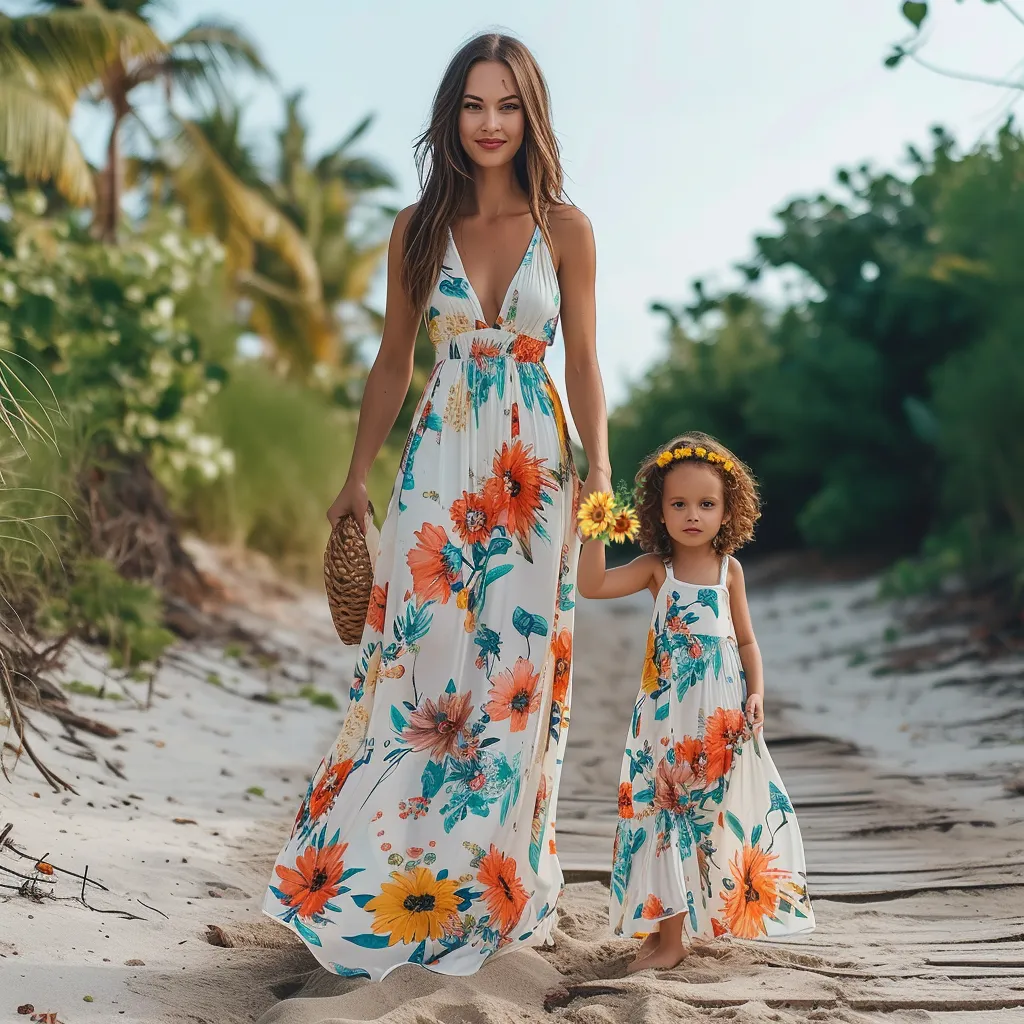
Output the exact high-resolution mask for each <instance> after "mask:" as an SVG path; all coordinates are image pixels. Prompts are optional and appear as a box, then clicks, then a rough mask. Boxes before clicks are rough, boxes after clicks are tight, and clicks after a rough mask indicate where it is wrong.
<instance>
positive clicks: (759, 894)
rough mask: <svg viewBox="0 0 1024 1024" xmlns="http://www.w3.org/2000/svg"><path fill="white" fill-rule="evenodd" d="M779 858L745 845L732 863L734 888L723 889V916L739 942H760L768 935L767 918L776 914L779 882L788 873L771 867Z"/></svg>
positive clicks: (730, 868)
mask: <svg viewBox="0 0 1024 1024" xmlns="http://www.w3.org/2000/svg"><path fill="white" fill-rule="evenodd" d="M777 857H778V854H775V853H771V854H769V853H765V852H764V850H762V849H761V847H760V846H744V847H743V849H742V850H737V852H736V855H735V856H734V857H733V859H732V860H731V861H729V872H730V874H731V875H732V880H733V882H734V883H735V887H734V888H733V889H732V891H731V892H730V891H729V890H728V889H723V890H722V901H723V916H724V917H725V920H726V923H727V924H728V926H729V931H730V932H732V934H733V935H735V936H737V938H740V939H757V938H760V937H762V936H764V935H767V934H768V929H767V928H766V927H765V923H764V919H765V917H771V916H772V915H774V913H775V911H776V909H777V908H778V905H779V882H780V881H782V880H784V879H786V878H788V877H789V872H788V871H783V870H781V869H780V868H773V867H771V863H772V861H773V860H775V859H776V858H777Z"/></svg>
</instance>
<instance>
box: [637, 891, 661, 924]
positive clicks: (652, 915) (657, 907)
mask: <svg viewBox="0 0 1024 1024" xmlns="http://www.w3.org/2000/svg"><path fill="white" fill-rule="evenodd" d="M640 916H641V917H642V918H643V919H644V920H645V921H656V920H657V919H658V918H659V917H664V916H665V904H664V903H662V902H661V900H660V899H658V897H657V896H655V895H654V893H651V894H650V895H649V896H648V897H647V899H645V900H644V906H643V909H642V910H641V911H640Z"/></svg>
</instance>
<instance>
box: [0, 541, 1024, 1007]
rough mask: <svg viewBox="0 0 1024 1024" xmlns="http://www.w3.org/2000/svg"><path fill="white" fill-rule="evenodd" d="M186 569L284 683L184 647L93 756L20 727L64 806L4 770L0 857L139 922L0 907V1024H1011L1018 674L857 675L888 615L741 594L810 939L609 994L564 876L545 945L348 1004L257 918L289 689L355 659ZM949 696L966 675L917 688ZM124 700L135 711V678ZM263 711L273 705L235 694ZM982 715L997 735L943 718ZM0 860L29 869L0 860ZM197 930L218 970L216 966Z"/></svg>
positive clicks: (334, 674) (283, 606)
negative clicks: (6, 835)
mask: <svg viewBox="0 0 1024 1024" xmlns="http://www.w3.org/2000/svg"><path fill="white" fill-rule="evenodd" d="M197 550H198V551H199V553H200V554H201V555H202V556H203V558H204V559H205V560H206V562H207V567H208V568H210V569H212V570H214V571H215V572H216V574H217V575H218V576H219V578H221V579H222V580H223V581H224V583H225V586H226V588H227V592H228V596H229V597H230V598H233V599H235V600H236V601H237V602H238V607H237V608H236V609H235V610H234V612H233V614H234V615H235V616H236V617H237V618H238V619H240V620H244V621H245V622H246V624H247V625H248V626H250V628H255V629H257V630H258V631H259V633H260V634H261V635H262V636H264V637H265V643H266V645H267V646H268V647H270V648H273V649H275V650H278V651H280V652H281V653H282V662H281V666H283V671H282V670H279V669H278V668H274V667H272V666H268V667H260V666H259V665H255V664H254V665H250V666H248V667H246V666H243V665H240V664H239V663H238V661H237V660H236V659H234V658H231V657H228V656H226V655H225V653H224V651H222V650H201V649H197V648H195V647H194V646H193V647H184V646H183V647H181V648H179V649H178V650H177V651H176V654H175V657H174V658H173V659H172V660H170V661H169V662H168V664H166V665H165V666H164V667H163V668H162V670H161V672H160V674H159V677H158V680H157V685H156V692H157V696H156V697H155V698H154V705H153V707H152V708H150V709H148V710H143V709H141V708H140V707H138V706H136V704H135V703H134V702H133V701H131V700H123V701H121V702H118V703H113V702H111V701H107V700H97V699H92V698H75V706H76V708H78V709H80V710H81V711H82V712H83V713H85V714H88V715H91V716H93V717H96V718H100V719H102V720H104V721H106V722H108V723H110V724H111V725H114V726H116V727H118V728H120V729H121V730H122V734H121V735H120V736H119V737H118V738H117V739H114V740H101V739H97V738H94V737H85V736H83V737H81V738H82V739H84V740H85V741H86V742H87V743H88V745H89V747H91V748H92V750H94V751H95V752H96V754H98V755H99V760H98V761H94V760H82V759H81V758H80V757H77V756H76V754H81V753H83V752H84V751H83V749H82V748H80V747H77V746H76V745H75V744H74V743H73V742H71V741H70V740H69V739H68V738H67V737H66V736H64V735H62V732H63V731H62V730H61V729H60V728H58V727H57V726H56V724H55V723H53V722H52V721H51V720H49V719H46V718H44V717H42V716H36V717H35V719H34V721H35V723H36V724H37V725H38V726H39V728H40V729H42V730H43V731H44V732H45V733H46V735H47V737H48V739H47V742H45V743H44V742H42V741H41V740H40V741H39V742H38V743H37V745H38V746H40V747H41V748H42V749H43V750H44V751H45V752H46V753H47V756H48V759H49V760H50V762H51V763H52V767H54V768H55V769H56V770H57V771H58V773H60V774H62V775H64V776H65V777H68V778H70V779H72V780H73V781H74V783H75V786H76V788H77V789H78V796H66V795H56V794H53V793H51V792H50V791H49V790H48V789H47V787H46V786H45V785H44V784H43V783H42V781H41V780H40V779H39V778H38V776H37V775H36V774H35V773H34V770H33V769H32V767H31V765H30V764H29V763H28V762H27V761H23V762H22V763H20V764H19V765H18V767H17V770H16V772H15V775H14V783H13V785H7V784H5V783H3V782H2V781H0V827H2V824H3V822H13V823H14V831H13V834H12V839H13V841H14V842H15V843H16V845H17V846H18V848H19V849H22V850H24V851H26V852H28V853H30V854H32V855H33V856H36V855H41V854H44V853H46V854H48V855H49V859H50V860H51V861H52V862H53V863H54V864H56V865H57V866H59V867H63V868H67V869H69V870H73V871H76V872H82V871H83V870H84V869H85V867H86V866H88V869H89V876H90V877H91V878H95V879H96V880H98V881H99V882H101V883H103V884H104V885H105V886H107V887H108V889H109V891H108V892H101V891H100V890H98V889H91V890H90V891H88V892H87V898H88V900H89V902H90V904H91V905H92V906H93V907H96V908H103V909H118V910H123V911H128V912H130V913H132V914H136V915H138V916H139V918H141V919H140V920H125V919H123V918H121V917H118V916H114V915H107V914H98V913H95V912H94V911H91V910H89V909H87V908H86V907H84V906H83V905H82V904H81V903H80V902H78V901H77V900H76V899H75V897H77V896H78V895H79V893H80V883H79V882H78V881H76V880H75V879H72V878H64V877H60V876H57V882H56V884H55V885H54V886H53V890H54V894H55V895H56V896H57V897H58V899H57V900H54V899H50V898H46V899H43V900H42V901H40V902H33V901H31V900H30V899H28V898H27V897H25V896H22V895H15V894H14V893H13V892H11V891H10V890H0V892H4V893H7V898H4V897H0V1020H8V1019H18V1020H27V1019H28V1018H27V1017H20V1018H19V1017H17V1016H16V1014H15V1008H16V1007H17V1006H19V1005H21V1004H24V1003H31V1004H33V1005H34V1007H35V1009H36V1010H37V1011H56V1012H57V1013H58V1017H59V1019H60V1020H61V1021H63V1022H65V1024H77V1022H79V1021H107V1020H110V1021H114V1020H118V1021H135V1022H140V1024H162V1022H165V1021H167V1022H171V1021H174V1022H179V1021H192V1022H197V1021H210V1022H217V1024H232V1022H236V1021H237V1022H242V1021H252V1020H255V1019H257V1018H259V1019H260V1020H261V1021H262V1022H263V1024H316V1022H327V1021H331V1022H334V1024H341V1022H346V1021H365V1020H379V1021H385V1022H393V1024H428V1022H434V1021H438V1022H444V1024H491V1022H513V1021H515V1022H526V1021H542V1020H543V1021H548V1020H560V1021H568V1022H580V1024H583V1022H586V1024H613V1022H615V1024H625V1022H634V1021H651V1022H662V1021H666V1022H667V1021H673V1022H675V1021H691V1020H693V1021H704V1020H725V1021H730V1020H735V1021H742V1022H747V1021H750V1022H755V1024H759V1022H762V1021H780V1022H789V1021H805V1020H814V1021H839V1022H850V1024H853V1022H861V1021H876V1020H886V1021H895V1022H898V1024H902V1022H904V1021H905V1022H908V1024H909V1022H922V1021H924V1022H931V1021H934V1022H936V1024H961V1022H963V1024H967V1022H971V1024H974V1022H982V1021H984V1022H986V1024H1004V1022H1005V1024H1010V1022H1011V1021H1013V1022H1019V1021H1022V1020H1024V899H1022V886H1021V885H1020V882H1021V877H1022V876H1021V868H1022V861H1024V826H1022V822H1021V818H1022V810H1024V798H1020V797H1016V798H1014V797H1010V796H1008V795H1007V794H1006V793H1005V791H1004V789H1003V781H1004V780H1005V779H1006V778H1007V776H1008V775H1010V774H1012V773H1013V772H1014V771H1015V770H1017V769H1019V768H1020V766H1021V764H1022V760H1024V758H1022V755H1021V751H1022V750H1024V747H1021V745H1020V739H1021V733H1022V732H1024V729H1022V727H1021V723H1020V721H1019V719H1017V718H1015V717H1014V715H1013V712H1014V711H1015V710H1016V707H1017V705H1016V703H1015V701H1014V695H1013V692H1012V689H1010V688H1009V687H1000V686H999V685H998V684H993V683H991V682H989V683H983V682H977V680H979V679H983V678H986V677H988V678H990V677H992V676H993V675H995V676H999V675H1000V674H1001V673H1003V672H1004V671H1006V672H1010V671H1016V672H1017V673H1018V675H1019V674H1020V672H1021V666H1020V665H1019V664H1017V665H1009V666H991V665H989V666H985V667H984V669H979V668H977V667H971V666H963V665H961V666H958V667H956V668H953V669H946V670H943V671H940V672H933V673H922V674H917V675H910V676H907V675H901V676H895V675H890V676H882V677H878V676H874V675H872V670H873V668H875V667H877V664H878V657H879V656H880V655H881V654H882V653H883V652H884V649H885V646H886V644H885V641H884V640H883V635H884V633H885V630H886V628H887V626H889V625H890V623H891V611H890V610H889V609H886V608H884V607H882V606H876V605H871V604H866V603H865V602H866V600H867V599H868V598H870V596H871V594H872V592H873V585H872V584H870V583H864V584H856V585H839V584H833V585H819V586H814V587H794V586H790V585H787V586H783V587H777V588H776V587H772V588H769V587H767V586H764V587H761V588H760V589H758V588H757V587H756V585H755V587H754V588H753V590H754V594H753V601H752V604H753V613H754V616H755V625H756V626H757V629H758V635H759V639H760V641H761V645H762V648H763V650H764V653H765V660H766V664H767V668H768V725H767V730H766V735H767V739H768V742H769V744H770V745H772V748H773V754H774V756H775V757H776V760H777V761H778V763H779V765H780V768H781V769H782V771H783V774H784V776H785V778H786V781H787V784H788V786H789V788H790V792H791V794H792V796H793V799H794V803H795V804H796V807H797V811H798V813H799V814H800V820H801V826H802V829H803V832H804V836H805V840H806V842H807V849H808V859H809V864H810V869H811V882H812V890H811V891H812V896H813V897H814V898H815V914H816V917H817V919H818V922H819V928H818V931H816V932H815V933H814V934H812V935H811V936H808V937H807V938H805V939H802V940H799V941H798V942H794V943H788V944H784V945H782V944H772V945H757V944H735V945H733V946H726V945H716V946H712V947H708V948H706V949H703V950H700V951H698V952H697V953H695V954H694V955H693V956H692V957H691V958H690V959H689V960H688V961H686V962H685V963H684V964H683V965H682V966H680V967H679V968H677V969H676V970H675V971H672V972H667V973H664V974H661V975H658V976H653V975H651V974H642V975H638V976H632V977H628V978H627V977H625V976H624V971H625V965H626V963H627V962H628V959H629V958H630V956H631V954H632V950H633V949H634V948H635V944H634V943H633V942H632V941H630V940H624V939H615V938H613V937H612V936H611V934H610V932H609V931H608V928H607V918H606V913H607V911H606V905H607V893H606V890H605V889H604V887H603V885H602V884H601V883H600V882H599V881H591V882H585V881H584V882H579V883H577V884H572V885H570V886H569V888H568V890H567V892H566V894H565V896H564V898H563V900H562V902H561V904H560V907H559V927H558V931H557V935H556V946H555V948H554V949H551V950H544V951H542V952H537V951H525V952H516V953H512V954H510V955H508V956H506V957H502V958H499V959H497V960H496V961H495V962H494V963H492V964H490V965H488V966H487V967H486V968H485V969H484V970H482V971H481V972H480V973H479V974H478V975H476V976H474V977H472V978H463V979H459V978H447V977H442V976H439V975H435V974H431V973H429V972H427V971H425V970H423V969H420V968H416V967H409V968H403V969H401V970H399V971H396V972H395V973H394V974H393V975H391V976H390V977H389V978H388V979H387V980H386V981H385V982H383V983H381V984H377V985H373V984H369V983H366V982H360V981H355V982H353V981H346V980H343V979H339V978H336V977H333V976H330V975H328V974H326V972H323V971H322V970H320V969H319V968H318V967H317V965H316V963H315V961H314V960H313V958H312V957H311V956H310V955H309V954H307V953H306V951H305V949H304V948H303V947H302V946H301V944H298V943H297V941H295V940H293V939H292V938H291V937H290V935H289V933H288V932H286V931H285V930H284V929H282V928H278V927H275V925H274V924H273V923H272V922H270V921H267V920H266V919H263V918H262V917H261V916H260V915H259V913H258V910H257V907H258V902H259V899H260V897H261V894H262V890H263V886H264V885H265V883H266V879H267V877H268V872H269V869H270V865H271V863H272V861H273V857H274V855H275V854H276V852H277V849H278V846H279V843H280V841H281V840H282V838H283V836H284V835H285V834H286V832H287V830H288V828H289V827H290V824H291V815H292V814H293V812H294V809H295V807H296V806H297V801H298V798H299V794H300V793H301V791H302V790H303V789H304V786H305V782H306V777H305V775H306V773H307V772H308V771H310V770H311V769H312V768H313V767H314V766H315V764H316V762H317V761H318V760H319V757H320V756H321V754H322V752H323V749H324V748H325V746H326V744H327V743H329V742H330V740H331V739H332V738H333V735H334V732H335V729H336V727H337V724H338V722H339V721H340V718H341V713H340V711H331V710H327V709H324V708H320V707H314V706H312V705H311V704H310V703H309V701H308V700H306V699H303V698H300V697H297V696H295V695H296V694H297V692H298V690H299V689H300V687H301V686H302V685H304V684H309V683H312V685H314V686H315V687H316V689H317V690H320V691H325V690H326V691H330V692H332V693H333V694H334V695H335V697H336V699H337V701H338V703H339V705H343V704H344V700H345V694H346V692H347V688H348V682H347V675H348V672H349V670H350V668H351V664H352V661H353V657H352V652H351V651H350V650H349V649H346V648H343V647H342V646H341V645H340V644H339V643H338V642H337V640H336V638H335V636H334V633H333V630H332V628H331V626H330V622H329V619H328V617H327V615H326V610H325V608H324V602H323V600H322V599H321V598H320V596H319V595H317V594H315V593H314V594H310V593H302V592H300V591H298V590H296V589H295V588H291V587H287V586H281V585H280V584H278V583H276V582H275V581H274V579H273V577H272V575H271V574H269V573H268V572H266V571H262V570H261V571H255V570H254V569H253V567H252V563H251V560H249V559H246V560H244V561H239V562H238V563H237V564H235V565H232V563H231V561H230V560H228V559H226V557H225V556H224V555H223V553H220V554H218V555H216V556H215V554H214V553H213V552H211V551H209V550H208V549H205V548H198V549H197ZM754 575H755V580H756V574H754ZM648 614H649V607H648V606H647V605H646V604H645V602H643V601H642V600H635V601H627V602H619V603H615V604H610V605H608V604H604V605H595V604H592V603H587V602H581V607H580V610H579V616H578V627H577V638H576V651H577V655H576V665H577V674H576V680H575V683H574V689H575V693H574V703H573V721H572V727H571V730H570V744H569V751H568V755H567V759H566V767H565V774H564V776H563V779H564V782H563V789H562V796H561V801H560V805H559V815H558V818H559V820H558V832H559V849H560V853H561V858H562V862H563V867H564V868H565V870H566V873H567V876H568V877H569V878H570V879H573V878H584V879H585V878H588V877H595V878H599V877H600V876H601V873H602V872H606V871H607V868H608V855H609V852H610V846H611V837H612V834H613V830H614V821H615V790H616V783H617V776H618V767H619V759H620V757H621V742H622V740H621V737H622V735H623V734H624V730H625V725H626V722H627V720H628V714H629V709H630V708H631V706H632V701H633V696H634V692H635V689H636V682H635V673H636V665H637V664H638V659H639V657H640V654H641V653H642V644H643V640H644V634H645V629H646V620H647V617H648ZM903 642H904V641H903V640H901V639H898V638H897V639H896V640H895V643H896V644H897V645H898V644H900V643H903ZM906 642H909V641H906ZM914 642H918V641H917V640H915V641H914ZM858 652H861V653H858ZM86 657H88V658H89V660H90V661H91V662H93V663H95V662H96V661H97V658H96V656H95V654H93V653H91V652H87V654H86ZM851 662H854V664H851ZM209 673H216V676H215V677H213V678H215V679H218V680H219V681H220V682H221V683H223V686H217V685H215V684H214V683H213V682H210V681H208V674H209ZM959 677H965V678H966V679H967V680H968V681H967V682H963V683H957V684H955V685H943V686H939V687H936V685H935V684H936V683H939V682H943V681H947V682H948V680H949V679H950V678H959ZM67 678H69V679H70V678H77V679H80V680H82V681H84V682H94V683H97V682H98V681H99V679H100V673H99V672H98V670H97V668H96V667H94V666H93V667H90V666H89V665H87V664H86V663H85V662H84V661H83V660H82V659H81V658H78V657H76V658H75V659H74V660H73V662H72V663H71V664H70V665H69V668H68V672H67ZM971 679H974V680H975V682H970V681H969V680H971ZM125 686H126V687H127V688H128V690H129V692H130V693H131V694H133V695H134V696H135V697H136V698H137V699H140V700H141V699H143V698H144V693H145V686H144V685H143V684H134V683H128V684H125ZM229 690H230V691H233V692H229ZM268 691H272V692H274V693H278V694H284V695H286V698H285V699H284V700H282V701H281V703H278V704H269V703H262V702H258V701H256V700H253V699H251V698H252V696H253V695H266V693H267V692H268ZM988 718H992V719H993V721H994V722H995V723H996V725H993V724H992V722H982V723H981V724H977V725H969V724H966V723H969V722H970V721H971V720H974V719H988ZM997 726H998V727H997ZM1015 729H1016V731H1015ZM845 741H851V742H852V743H855V744H857V747H856V748H855V747H852V746H851V745H850V743H848V742H845ZM86 756H88V755H86ZM106 760H110V761H112V762H113V763H114V766H115V767H117V768H118V770H119V771H120V772H121V773H122V774H123V775H124V776H125V777H126V778H125V779H120V778H118V776H117V775H116V774H115V773H114V772H113V771H111V770H110V768H108V767H107V766H106V765H105V764H104V761H106ZM8 761H9V757H8ZM252 786H257V787H260V788H261V789H262V790H263V791H264V795H263V796H257V795H253V794H248V793H247V792H246V790H247V789H248V788H249V787H252ZM37 794H38V795H37ZM174 818H182V819H192V820H194V822H195V824H176V823H175V822H174V820H173V819H174ZM0 865H2V866H4V867H6V868H10V869H14V870H25V869H26V867H27V868H28V869H29V873H31V867H32V864H31V862H30V861H25V860H21V859H20V858H17V857H16V856H14V855H13V853H12V852H11V851H3V852H0ZM2 874H3V873H2V872H0V875H2ZM0 881H2V882H7V883H14V884H17V882H18V880H17V879H15V878H14V877H13V876H10V875H8V876H7V877H3V878H0ZM41 887H42V886H40V888H41ZM140 901H141V902H140ZM143 903H145V904H148V905H149V908H153V909H149V908H147V907H145V906H143V905H142V904H143ZM163 915H166V917H164V916H163ZM211 924H212V925H217V926H219V927H220V928H221V929H222V933H223V934H224V935H225V936H226V937H227V941H229V942H233V943H235V944H236V945H235V947H234V948H224V947H223V946H215V945H211V944H210V943H209V942H208V941H207V938H206V932H207V925H211ZM130 960H131V961H142V962H143V963H142V964H133V965H128V964H127V963H126V961H130ZM86 995H90V996H92V997H93V999H92V1001H91V1002H85V1001H84V997H85V996H86ZM546 999H547V1000H548V1003H547V1007H548V1008H547V1009H545V1000H546Z"/></svg>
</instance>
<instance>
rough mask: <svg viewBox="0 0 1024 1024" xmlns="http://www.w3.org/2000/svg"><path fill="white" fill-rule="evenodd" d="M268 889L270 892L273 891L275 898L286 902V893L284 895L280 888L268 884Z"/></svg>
mask: <svg viewBox="0 0 1024 1024" xmlns="http://www.w3.org/2000/svg"><path fill="white" fill-rule="evenodd" d="M270 891H271V892H272V893H273V894H274V895H275V896H276V897H277V898H278V899H279V900H280V901H281V902H282V903H285V902H287V900H288V897H287V896H286V895H285V894H284V893H283V892H281V890H280V889H278V888H277V886H274V885H272V886H270Z"/></svg>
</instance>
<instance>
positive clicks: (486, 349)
mask: <svg viewBox="0 0 1024 1024" xmlns="http://www.w3.org/2000/svg"><path fill="white" fill-rule="evenodd" d="M500 355H501V346H500V345H499V344H498V343H497V342H496V341H479V340H475V341H474V342H473V344H472V345H470V347H469V357H470V359H475V360H476V362H477V365H478V366H480V367H482V366H483V364H484V362H485V361H486V360H488V359H497V358H498V356H500Z"/></svg>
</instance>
